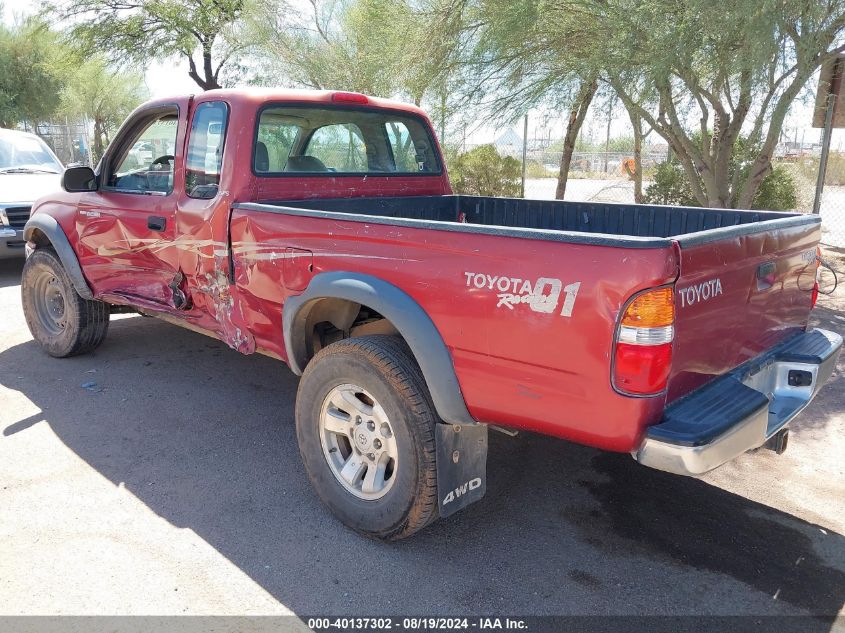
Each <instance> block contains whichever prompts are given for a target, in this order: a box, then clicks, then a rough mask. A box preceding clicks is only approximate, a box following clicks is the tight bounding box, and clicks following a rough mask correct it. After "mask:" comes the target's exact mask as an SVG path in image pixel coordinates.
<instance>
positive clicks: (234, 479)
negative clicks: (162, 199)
mask: <svg viewBox="0 0 845 633" xmlns="http://www.w3.org/2000/svg"><path fill="white" fill-rule="evenodd" d="M20 267H21V264H20V263H17V262H11V263H9V262H5V263H2V262H0V323H1V324H2V327H0V483H1V484H2V490H0V596H2V599H0V613H4V614H284V613H291V612H293V613H296V614H299V615H306V614H325V613H330V614H336V615H355V614H359V615H374V614H404V613H408V612H411V613H414V614H426V615H431V614H455V613H462V614H496V613H499V614H500V613H506V614H519V615H540V614H619V615H629V614H689V613H693V614H757V615H788V614H815V615H818V616H822V617H821V618H817V619H814V620H808V621H807V622H808V626H809V624H810V623H812V624H813V625H814V626H815V628H819V627H820V628H819V630H825V631H826V630H828V629H829V628H830V626H831V624H832V618H833V617H834V616H835V614H837V613H840V612H842V611H843V603H845V461H843V456H845V373H843V369H845V367H843V364H842V362H840V366H839V369H838V371H837V373H836V374H835V375H834V378H833V379H832V381H831V384H829V385H828V386H827V387H825V389H824V390H823V391H822V393H821V395H820V396H819V397H818V399H817V400H816V401H815V402H814V403H813V405H812V406H811V407H810V408H808V410H807V411H806V412H805V413H804V414H803V415H802V416H801V418H800V420H799V421H797V422H796V423H795V424H794V425H793V427H792V428H793V433H792V436H791V442H790V448H789V450H788V451H787V453H786V454H785V455H783V456H777V455H775V454H774V453H771V452H767V451H759V452H757V453H756V454H748V455H745V456H743V457H742V458H740V459H738V460H736V461H735V462H734V463H731V464H729V465H727V466H725V467H723V468H721V469H719V470H717V471H716V472H714V473H712V474H711V475H710V476H708V477H706V478H705V479H700V480H697V479H687V478H681V477H675V476H672V475H667V474H663V473H659V472H655V471H650V470H648V469H645V468H643V467H640V466H638V465H637V464H636V463H635V462H634V461H633V460H632V459H631V458H630V456H628V455H616V454H606V453H601V452H598V451H595V450H592V449H589V448H584V447H579V446H575V445H571V444H567V443H565V442H562V441H557V440H550V439H547V438H543V437H539V436H534V435H525V436H523V435H520V436H519V437H517V438H515V439H512V438H508V437H505V436H501V435H499V434H495V433H494V434H492V437H491V455H490V463H489V472H490V479H489V484H488V493H487V496H486V498H485V499H484V500H483V501H482V502H480V503H478V504H476V505H474V506H472V507H471V508H469V509H468V510H466V511H464V512H462V513H459V514H457V515H455V516H453V517H451V518H450V519H448V520H444V521H440V522H438V523H436V524H435V525H433V526H432V527H430V528H429V529H427V530H425V531H424V532H422V533H420V534H419V535H417V536H416V537H415V538H412V539H410V540H407V541H403V542H400V543H395V544H382V543H378V542H373V541H370V540H367V539H364V538H361V537H359V536H357V535H356V534H354V533H352V532H350V531H348V530H346V529H345V528H343V527H342V526H341V525H340V524H339V523H337V522H336V521H335V520H334V519H333V518H332V517H331V515H330V514H329V513H328V512H327V511H326V510H325V509H324V507H323V506H322V505H321V504H320V502H319V501H318V500H317V498H316V496H315V495H314V494H313V493H312V491H311V489H310V488H309V485H308V482H307V480H306V477H305V473H304V472H303V469H302V466H301V464H300V461H299V456H298V452H297V447H296V443H295V433H294V424H293V403H294V394H295V391H296V385H297V380H296V378H295V377H294V376H293V375H292V374H291V373H290V372H289V371H288V370H287V369H286V368H285V367H284V366H283V365H282V364H280V363H278V362H276V361H273V360H270V359H268V358H264V357H260V356H254V357H244V356H240V355H239V354H237V353H236V352H234V351H231V350H229V349H228V348H227V347H225V346H224V345H222V344H220V343H217V342H215V341H213V340H210V339H207V338H204V337H202V336H200V335H198V334H194V333H191V332H188V331H184V330H180V329H178V328H176V327H173V326H170V325H167V324H165V323H161V322H159V321H156V320H153V319H147V318H141V317H135V316H128V317H124V318H119V319H116V320H114V321H113V322H112V327H111V331H110V333H109V338H108V340H107V341H106V343H105V344H104V345H103V346H102V347H101V348H100V349H99V350H98V351H97V352H96V353H95V354H93V355H90V356H83V357H78V358H73V359H66V360H54V359H50V358H48V357H47V356H45V355H44V354H43V353H41V352H40V351H39V349H38V348H37V347H36V345H35V344H34V343H33V342H32V340H31V339H30V336H29V332H28V331H27V329H26V326H25V323H24V320H23V314H22V312H21V308H20V302H19V288H18V278H19V275H20ZM838 295H839V297H845V290H840V292H839V293H838ZM836 307H837V305H836V303H835V302H834V301H833V300H831V299H828V298H823V299H822V301H821V302H820V307H819V308H818V310H817V311H816V319H817V321H818V323H819V324H821V325H822V326H824V327H827V328H830V329H833V330H837V331H839V332H845V316H843V311H842V308H843V302H842V301H841V299H840V300H839V304H838V307H839V310H836V309H835V308H836ZM83 385H88V387H87V388H84V387H83Z"/></svg>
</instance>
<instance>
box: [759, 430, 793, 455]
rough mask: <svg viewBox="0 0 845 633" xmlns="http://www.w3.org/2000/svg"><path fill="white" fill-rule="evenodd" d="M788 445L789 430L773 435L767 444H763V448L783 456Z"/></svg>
mask: <svg viewBox="0 0 845 633" xmlns="http://www.w3.org/2000/svg"><path fill="white" fill-rule="evenodd" d="M788 443H789V429H781V430H780V431H778V432H777V433H775V434H774V435H772V436H771V437H770V438H769V439H768V440H767V441H766V443H765V444H763V448H768V449H769V450H770V451H774V452H775V453H777V454H778V455H783V453H784V451H786V445H787V444H788Z"/></svg>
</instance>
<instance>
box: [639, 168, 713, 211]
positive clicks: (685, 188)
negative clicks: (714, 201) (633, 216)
mask: <svg viewBox="0 0 845 633" xmlns="http://www.w3.org/2000/svg"><path fill="white" fill-rule="evenodd" d="M643 202H645V203H646V204H669V205H674V206H680V207H697V206H699V204H698V200H696V199H695V196H693V195H692V189H691V188H690V186H689V180H688V179H687V175H686V174H685V173H684V170H683V169H681V167H680V166H679V165H678V164H677V163H673V162H669V161H666V162H663V163H660V164H659V165H658V166H657V169H656V170H655V172H654V180H652V183H651V184H650V185H649V186H648V187H647V188H646V190H645V194H644V196H643Z"/></svg>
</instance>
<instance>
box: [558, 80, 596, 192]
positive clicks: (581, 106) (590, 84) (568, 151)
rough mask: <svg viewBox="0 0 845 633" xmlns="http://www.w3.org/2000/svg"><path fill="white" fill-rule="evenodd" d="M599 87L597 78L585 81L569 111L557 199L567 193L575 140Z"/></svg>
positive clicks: (561, 157) (559, 171)
mask: <svg viewBox="0 0 845 633" xmlns="http://www.w3.org/2000/svg"><path fill="white" fill-rule="evenodd" d="M598 87H599V83H598V81H597V80H596V79H591V80H587V81H584V82H583V83H582V84H581V89H580V90H579V91H578V96H577V97H576V98H575V103H574V104H573V107H572V109H571V110H570V111H569V122H568V123H567V124H566V135H565V136H564V137H563V153H562V154H561V155H560V169H559V170H558V175H557V189H556V190H555V198H556V199H557V200H563V196H564V195H565V194H566V181H567V179H568V178H569V166H570V164H571V163H572V152H574V151H575V141H576V140H577V139H578V133H579V132H580V131H581V126H582V125H583V124H584V119H585V118H586V116H587V110H588V109H589V108H590V103H592V101H593V97H594V96H595V94H596V90H598Z"/></svg>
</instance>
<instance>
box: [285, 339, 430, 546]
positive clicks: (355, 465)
mask: <svg viewBox="0 0 845 633" xmlns="http://www.w3.org/2000/svg"><path fill="white" fill-rule="evenodd" d="M436 421H437V418H436V415H435V413H434V407H433V405H432V404H431V398H430V396H429V394H428V389H427V387H426V385H425V380H424V379H423V376H422V372H421V371H420V369H419V366H418V365H417V364H416V361H415V360H414V358H413V356H412V354H411V351H410V350H409V349H408V347H407V345H406V344H405V343H404V341H402V340H401V339H399V338H397V337H393V336H364V337H361V338H354V339H346V340H343V341H338V342H336V343H333V344H331V345H329V346H328V347H326V348H324V349H322V350H321V351H320V352H319V353H318V354H317V355H316V356H315V357H314V359H313V360H312V361H311V362H310V363H309V365H308V367H307V368H306V370H305V373H304V374H303V376H302V380H301V382H300V384H299V391H298V393H297V399H296V430H297V437H298V440H299V448H300V454H301V455H302V461H303V463H304V464H305V468H306V470H307V471H308V476H309V479H310V480H311V483H312V485H313V486H314V488H315V490H316V491H317V494H318V495H319V496H320V498H321V499H322V500H323V502H324V503H325V504H326V505H327V506H328V507H329V509H330V510H331V511H332V512H333V513H334V514H335V515H336V516H337V517H338V518H339V519H340V520H341V521H342V522H343V523H345V524H346V525H347V526H349V527H351V528H352V529H354V530H357V531H358V532H362V533H364V534H366V535H368V536H374V537H377V538H382V539H399V538H403V537H405V536H409V535H410V534H413V533H414V532H416V531H417V530H419V529H421V528H423V527H425V526H426V525H427V524H428V523H430V522H431V521H433V520H434V519H435V518H436V517H437V469H436V463H435V446H434V430H435V427H434V425H435V423H436Z"/></svg>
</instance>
